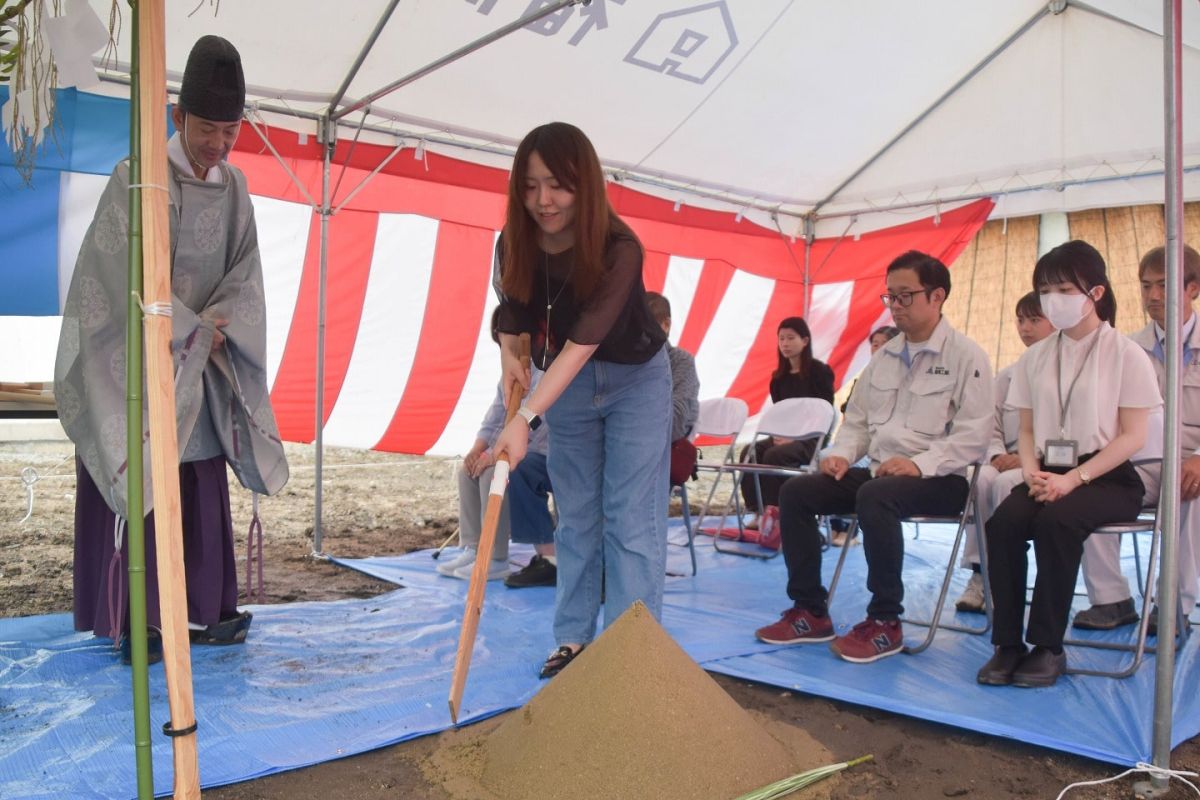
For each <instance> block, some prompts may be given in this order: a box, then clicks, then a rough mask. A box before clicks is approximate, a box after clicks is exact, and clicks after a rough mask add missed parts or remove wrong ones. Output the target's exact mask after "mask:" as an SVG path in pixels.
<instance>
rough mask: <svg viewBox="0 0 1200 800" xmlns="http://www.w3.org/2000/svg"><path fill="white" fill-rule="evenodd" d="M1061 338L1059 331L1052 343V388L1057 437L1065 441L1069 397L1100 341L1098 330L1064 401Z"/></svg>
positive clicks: (1069, 404)
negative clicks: (1053, 389)
mask: <svg viewBox="0 0 1200 800" xmlns="http://www.w3.org/2000/svg"><path fill="white" fill-rule="evenodd" d="M1102 324H1103V323H1102ZM1062 337H1063V333H1062V331H1059V332H1058V339H1057V340H1056V341H1055V343H1054V388H1055V389H1057V390H1058V435H1059V436H1061V437H1062V438H1063V439H1066V438H1067V409H1068V408H1070V407H1071V395H1072V394H1073V393H1074V392H1075V384H1076V383H1078V381H1079V376H1080V375H1082V374H1083V368H1084V367H1085V366H1087V361H1088V358H1089V357H1090V356H1091V355H1092V351H1093V350H1095V349H1096V342H1098V341H1100V330H1099V329H1097V330H1096V335H1095V336H1094V337H1093V338H1092V343H1091V344H1089V345H1088V349H1087V352H1086V353H1084V354H1083V358H1082V359H1080V361H1079V368H1078V369H1077V370H1075V377H1074V378H1072V379H1071V385H1070V386H1068V387H1067V396H1066V398H1065V399H1064V398H1063V393H1062Z"/></svg>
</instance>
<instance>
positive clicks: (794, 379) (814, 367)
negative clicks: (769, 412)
mask: <svg viewBox="0 0 1200 800" xmlns="http://www.w3.org/2000/svg"><path fill="white" fill-rule="evenodd" d="M778 331H779V364H778V366H777V367H776V368H775V371H774V372H773V373H771V402H773V403H778V402H779V401H780V400H786V399H788V398H792V397H819V398H821V399H822V400H825V401H826V402H828V403H830V404H831V405H832V404H833V370H832V369H830V368H829V365H828V364H826V363H825V362H823V361H818V360H816V359H815V358H813V356H812V333H810V332H809V329H808V323H807V322H805V321H804V318H803V317H788V318H786V319H785V320H783V321H782V322H780V323H779V329H778ZM816 446H817V442H816V440H815V439H807V440H805V441H801V442H797V441H793V440H791V439H781V438H779V437H773V438H770V439H762V440H761V441H758V442H755V444H754V460H755V461H756V462H757V463H759V464H770V465H772V466H778V467H802V466H804V465H805V464H808V463H809V462H811V461H812V457H813V450H814V449H815V448H816ZM749 455H750V447H749V446H747V447H746V448H745V449H744V450H742V456H741V458H742V461H746V460H747V459H748V457H749ZM784 480H786V478H784V477H775V476H771V475H763V476H761V477H759V478H758V481H757V483H758V484H759V485H760V486H761V490H762V508H760V507H759V503H758V498H759V494H758V491H759V489H758V487H756V485H755V483H756V481H755V476H753V475H744V476H742V498H743V500H745V503H746V508H747V509H748V510H750V511H755V512H761V511H763V510H764V509H766V508H769V507H778V505H779V487H780V486H782V485H783V482H784ZM757 525H758V520H757V517H756V518H755V520H754V521H753V522H751V523H750V525H749V526H748V527H752V528H753V527H757Z"/></svg>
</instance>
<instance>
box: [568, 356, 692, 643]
mask: <svg viewBox="0 0 1200 800" xmlns="http://www.w3.org/2000/svg"><path fill="white" fill-rule="evenodd" d="M546 422H547V423H548V424H549V425H550V464H549V466H550V477H551V478H552V479H553V481H554V499H555V503H556V504H557V507H558V528H557V530H556V531H555V533H554V544H555V547H556V549H557V555H558V587H557V590H556V595H555V604H554V639H555V642H556V643H557V644H560V645H562V644H586V643H588V642H590V641H591V640H592V639H593V638H594V637H595V634H596V617H597V614H598V613H599V610H600V587H601V573H602V571H603V572H604V573H605V582H606V583H605V593H606V599H605V603H604V625H605V627H607V626H608V625H610V624H612V623H613V621H615V620H616V619H617V617H619V616H620V615H621V614H622V612H624V611H625V609H627V608H628V607H629V606H630V605H632V604H633V603H634V602H635V601H637V600H641V601H642V602H643V603H645V604H646V607H647V608H648V609H649V610H650V613H652V614H653V615H654V618H655V619H660V618H661V615H662V593H663V577H664V575H665V574H666V563H667V497H668V491H669V487H668V482H669V477H668V475H669V469H670V452H671V451H670V441H669V438H670V432H671V370H670V366H669V365H668V362H667V351H666V348H663V349H662V350H660V351H659V352H658V353H656V354H655V355H654V356H653V357H652V358H651V359H650V360H649V361H647V362H646V363H645V364H636V365H631V364H614V363H613V362H611V361H597V360H595V359H593V360H591V361H589V362H587V364H585V365H584V367H583V369H581V370H580V371H579V374H578V375H576V376H575V379H574V380H572V381H571V383H570V384H569V385H568V386H567V388H566V390H565V391H564V392H563V393H562V395H561V396H560V397H559V398H558V400H557V402H555V403H554V405H553V406H551V407H550V409H549V410H548V411H547V412H546Z"/></svg>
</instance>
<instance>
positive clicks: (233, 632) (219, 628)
mask: <svg viewBox="0 0 1200 800" xmlns="http://www.w3.org/2000/svg"><path fill="white" fill-rule="evenodd" d="M253 619H254V615H253V614H252V613H250V612H249V611H240V612H237V613H236V614H233V615H232V616H229V617H226V618H225V619H222V620H221V621H220V622H214V623H213V624H212V625H209V626H208V627H207V628H204V629H202V630H189V631H188V638H189V639H190V640H191V642H192V644H210V645H230V644H241V643H242V642H244V641H246V634H247V633H249V632H250V622H251V620H253Z"/></svg>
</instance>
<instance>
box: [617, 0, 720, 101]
mask: <svg viewBox="0 0 1200 800" xmlns="http://www.w3.org/2000/svg"><path fill="white" fill-rule="evenodd" d="M737 43H738V39H737V33H736V32H735V31H734V29H733V18H732V17H731V16H730V15H729V8H728V7H727V6H726V5H725V0H717V2H714V3H702V4H700V5H697V6H693V7H691V8H682V9H679V10H678V11H668V12H665V13H662V14H659V15H658V17H656V18H655V20H654V22H653V23H651V24H650V27H649V28H647V29H646V32H645V33H643V34H642V38H640V39H638V41H637V44H635V45H634V46H633V49H632V50H630V51H629V54H628V55H627V56H625V61H627V62H628V63H630V64H635V65H637V66H639V67H645V68H646V69H649V70H653V71H655V72H661V73H664V74H666V75H670V76H672V77H675V78H681V79H682V80H685V81H691V82H692V83H704V82H705V81H707V80H708V79H709V78H711V77H712V75H713V73H714V72H716V71H717V67H719V66H721V63H722V62H723V61H724V60H725V59H726V58H727V57H728V56H729V54H730V53H732V52H733V50H734V48H735V47H737Z"/></svg>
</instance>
